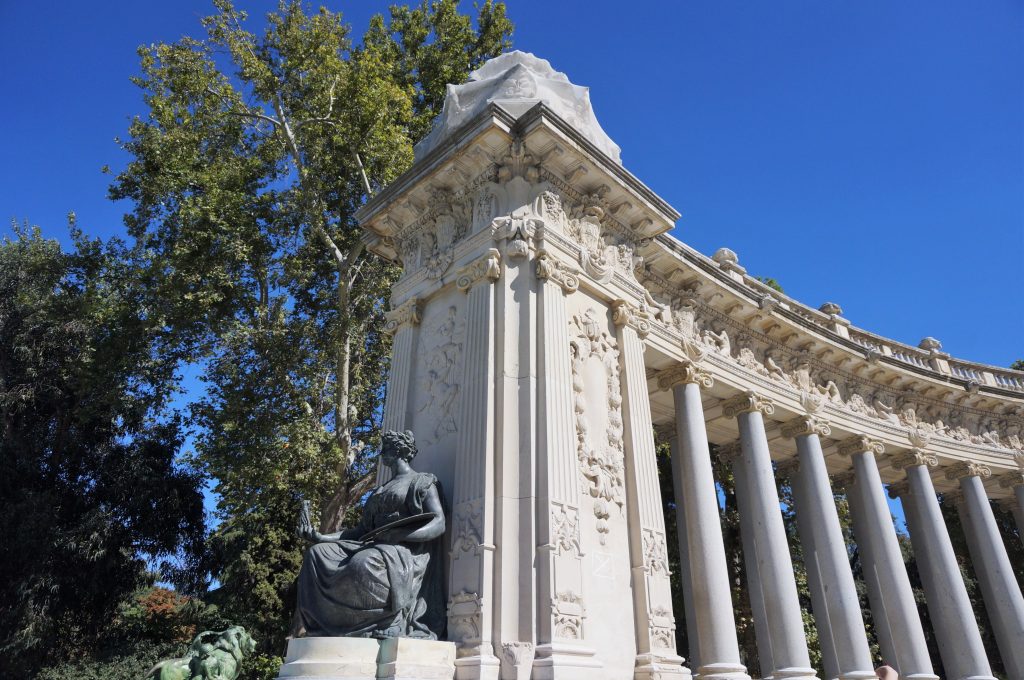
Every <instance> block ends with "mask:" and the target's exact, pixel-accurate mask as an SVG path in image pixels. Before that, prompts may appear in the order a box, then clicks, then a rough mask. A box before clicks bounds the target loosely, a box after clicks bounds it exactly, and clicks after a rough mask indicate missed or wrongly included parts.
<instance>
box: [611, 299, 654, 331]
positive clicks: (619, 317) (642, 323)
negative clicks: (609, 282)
mask: <svg viewBox="0 0 1024 680" xmlns="http://www.w3.org/2000/svg"><path fill="white" fill-rule="evenodd" d="M612 323H614V324H615V325H616V326H629V327H630V328H632V329H633V330H635V331H636V334H637V335H639V336H640V338H641V339H642V338H646V337H647V336H648V335H649V334H650V332H651V315H650V313H649V312H647V311H645V310H642V309H640V308H638V307H636V306H634V305H633V304H631V303H630V302H629V301H628V300H615V301H614V302H612Z"/></svg>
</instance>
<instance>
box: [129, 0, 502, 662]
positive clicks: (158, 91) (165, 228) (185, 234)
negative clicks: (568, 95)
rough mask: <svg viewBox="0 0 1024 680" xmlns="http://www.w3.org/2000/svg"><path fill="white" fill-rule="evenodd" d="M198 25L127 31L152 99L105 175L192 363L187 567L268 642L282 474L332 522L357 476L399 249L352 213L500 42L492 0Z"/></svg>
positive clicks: (353, 494) (280, 572) (158, 305)
mask: <svg viewBox="0 0 1024 680" xmlns="http://www.w3.org/2000/svg"><path fill="white" fill-rule="evenodd" d="M215 6H216V12H215V13H214V14H213V15H212V16H210V17H207V18H205V19H204V20H203V22H202V23H203V27H204V28H205V31H206V35H205V36H204V37H202V38H201V39H197V38H183V39H181V40H179V41H177V42H174V43H160V44H156V45H151V46H147V47H143V48H140V50H139V56H140V65H141V72H140V74H139V75H138V76H137V77H136V78H134V82H135V83H136V84H137V85H138V86H139V87H140V88H141V89H142V91H143V96H144V98H145V102H146V106H147V109H148V110H147V112H146V115H145V116H140V117H137V118H136V119H134V120H133V122H132V124H131V127H130V129H129V134H128V138H127V139H126V140H125V141H124V142H123V146H124V148H125V150H126V151H127V152H128V153H129V154H130V156H131V159H132V160H131V162H130V163H129V165H128V167H127V168H126V169H125V170H124V171H123V172H122V173H120V174H119V175H118V176H117V178H116V179H115V181H114V183H113V185H112V187H111V197H112V198H114V199H128V200H129V201H131V203H132V205H133V206H134V207H133V210H132V212H131V214H129V215H128V216H127V217H126V224H127V226H128V229H129V233H130V234H131V235H132V237H134V238H135V239H136V240H137V242H138V244H139V247H140V248H143V249H145V251H146V252H147V253H151V254H152V259H151V261H150V263H149V266H148V267H147V269H146V272H145V275H146V278H147V281H148V282H149V290H150V297H149V304H150V305H151V306H152V308H153V309H154V310H155V313H157V314H158V315H159V318H160V320H161V323H162V324H163V325H164V327H165V328H166V330H167V333H168V334H169V336H171V337H173V338H174V339H175V341H176V342H177V345H176V348H177V350H178V352H179V353H180V355H181V356H183V357H185V358H187V360H188V361H190V362H193V363H195V364H197V365H198V366H200V367H201V368H202V378H203V380H204V382H205V384H206V387H207V390H206V394H205V395H204V396H203V397H202V398H201V399H200V400H198V402H197V403H195V404H194V407H193V408H192V411H191V416H192V424H193V425H194V426H195V427H196V431H197V437H196V450H195V456H194V463H195V465H196V466H197V467H198V468H200V469H201V470H202V471H203V472H204V473H205V474H206V475H207V476H208V477H209V478H210V479H212V480H214V484H215V490H216V492H217V493H218V494H219V498H220V503H219V506H218V515H219V519H220V520H221V525H220V527H219V528H218V530H217V531H216V532H215V534H214V535H213V537H212V539H211V541H210V547H211V550H210V552H209V554H208V555H207V559H206V560H205V562H204V563H203V565H202V566H201V567H198V566H197V568H196V569H195V570H194V573H193V574H192V575H193V577H194V578H193V582H192V586H193V587H200V586H201V585H202V583H201V582H202V574H203V573H204V572H208V573H211V574H213V575H214V576H215V578H216V579H217V580H218V581H219V582H220V584H221V587H220V588H219V590H218V591H217V592H215V593H212V594H211V595H210V597H211V598H212V599H213V600H214V601H216V602H218V603H219V605H220V606H221V607H222V610H223V611H224V612H225V614H226V615H228V616H230V618H231V619H232V621H233V622H236V623H239V624H241V625H244V626H246V627H247V629H249V630H250V631H251V632H252V634H253V636H254V637H256V639H257V640H258V641H259V642H260V644H261V649H262V650H263V651H265V652H273V653H280V652H281V651H283V645H284V636H285V634H286V633H287V630H288V621H289V618H290V612H291V609H292V601H293V598H294V593H293V592H292V591H291V589H292V582H293V580H294V575H295V573H296V570H297V568H298V566H299V564H300V558H301V553H300V550H301V546H300V545H299V543H298V542H297V541H296V539H295V538H294V536H293V534H294V524H295V517H296V495H297V494H301V495H302V496H303V497H305V498H307V499H309V500H311V501H312V502H313V506H314V508H313V509H314V512H318V513H319V515H320V517H321V529H322V530H325V531H329V530H333V529H335V528H337V527H338V526H339V525H340V524H342V522H343V521H344V517H345V516H346V514H347V513H349V512H350V511H351V509H352V507H353V506H354V505H355V504H357V503H358V502H359V500H360V498H361V497H362V496H363V494H364V492H365V491H366V490H367V489H368V487H369V485H370V483H371V482H372V478H373V477H372V474H373V463H374V455H375V451H376V447H377V443H378V442H377V441H376V439H375V437H376V430H377V428H378V427H379V425H380V416H381V413H382V410H383V397H384V385H385V382H386V377H387V358H388V355H389V352H390V343H389V339H388V337H387V336H385V335H384V334H383V333H382V332H381V329H382V326H383V314H384V311H385V310H386V309H387V307H388V293H389V290H390V286H391V284H392V283H393V282H394V281H395V278H396V273H397V270H396V268H395V267H394V266H393V265H392V264H391V263H389V262H386V261H383V260H381V259H379V258H377V257H375V256H372V255H370V254H368V253H366V252H364V250H363V246H362V242H361V239H360V236H361V230H360V228H359V227H358V225H357V224H356V222H355V219H354V217H353V215H354V213H355V211H356V210H357V209H358V208H359V207H360V206H361V205H362V204H363V203H364V202H365V200H366V198H367V186H366V185H365V184H364V178H363V175H362V174H361V169H360V168H361V166H362V167H364V168H365V173H366V181H367V183H368V185H369V187H368V188H369V190H370V191H374V190H376V189H378V188H380V187H382V186H384V185H386V184H388V183H390V182H391V181H393V180H394V179H395V178H396V177H397V176H398V175H399V174H400V173H401V172H403V171H404V170H405V169H406V168H408V167H409V165H410V164H411V162H412V147H413V144H414V143H415V142H416V141H417V140H418V139H419V138H420V137H421V136H422V135H424V134H425V133H426V132H427V131H428V130H429V127H430V124H431V121H432V119H433V118H434V116H435V115H436V114H437V113H439V111H440V107H441V104H442V102H443V98H444V93H445V85H446V84H447V83H449V82H461V81H463V80H465V78H466V76H467V75H468V74H469V72H470V70H472V69H473V68H475V67H476V66H477V65H479V64H480V63H481V62H482V61H483V60H485V59H487V58H489V57H491V56H495V55H497V54H499V53H500V52H502V51H503V50H504V49H505V48H506V47H507V46H508V45H509V36H510V34H511V30H512V26H511V23H510V22H509V21H508V19H507V18H506V16H505V6H504V5H503V4H502V3H495V2H493V1H492V0H487V2H485V3H483V4H482V5H480V6H478V7H477V11H476V17H475V21H474V18H473V17H470V16H467V15H464V14H462V13H460V12H459V11H458V3H457V2H455V0H433V1H431V2H424V3H423V4H421V5H419V6H417V7H415V8H408V7H394V8H392V9H391V11H390V13H389V16H388V17H387V18H385V17H383V16H376V17H374V18H373V19H372V20H371V22H370V26H369V28H368V30H367V32H366V34H365V35H364V36H363V37H362V39H361V40H358V39H354V38H353V36H352V35H351V29H350V27H349V26H348V25H347V24H346V23H345V22H344V20H343V18H342V16H341V15H340V14H338V13H335V12H331V11H329V10H327V9H324V8H321V9H319V10H318V11H315V12H312V11H308V9H307V8H306V7H305V6H303V4H302V3H301V2H297V1H286V2H281V3H280V4H279V5H278V7H277V9H276V11H274V12H272V13H270V14H268V15H267V20H266V28H265V30H263V31H262V32H260V33H256V32H253V31H251V30H249V29H248V28H247V26H248V22H247V17H246V14H245V12H242V11H240V10H238V9H236V8H235V7H234V6H233V5H232V4H231V2H229V0H217V1H216V2H215Z"/></svg>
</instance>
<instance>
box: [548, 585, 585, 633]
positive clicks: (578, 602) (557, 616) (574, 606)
mask: <svg viewBox="0 0 1024 680" xmlns="http://www.w3.org/2000/svg"><path fill="white" fill-rule="evenodd" d="M551 611H552V614H553V616H554V624H555V637H556V638H561V639H563V640H582V639H583V619H585V618H586V616H587V610H586V607H585V606H584V605H583V598H582V597H580V596H579V595H578V594H576V593H574V592H572V591H571V590H563V591H561V592H559V593H556V594H555V596H554V597H553V598H551Z"/></svg>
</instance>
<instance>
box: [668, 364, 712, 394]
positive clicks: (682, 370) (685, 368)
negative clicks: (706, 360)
mask: <svg viewBox="0 0 1024 680" xmlns="http://www.w3.org/2000/svg"><path fill="white" fill-rule="evenodd" d="M689 383H693V384H695V385H699V386H700V387H711V386H712V385H714V384H715V379H714V378H712V377H711V374H710V373H708V372H707V371H705V370H704V368H703V367H702V366H701V365H700V364H698V363H697V362H696V361H690V360H688V359H684V360H682V361H680V362H679V363H678V364H676V365H675V366H673V367H672V368H666V369H665V370H664V371H662V372H660V373H658V387H660V388H661V389H663V390H670V389H672V388H673V387H675V386H676V385H686V384H689Z"/></svg>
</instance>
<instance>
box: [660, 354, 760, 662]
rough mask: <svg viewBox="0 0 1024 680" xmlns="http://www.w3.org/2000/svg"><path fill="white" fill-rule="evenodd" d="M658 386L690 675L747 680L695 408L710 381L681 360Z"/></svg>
mask: <svg viewBox="0 0 1024 680" xmlns="http://www.w3.org/2000/svg"><path fill="white" fill-rule="evenodd" d="M658 384H659V385H660V386H661V387H662V389H668V388H671V389H672V395H673V398H674V401H675V411H676V434H677V436H678V438H679V451H680V456H679V462H680V465H679V470H678V472H679V478H680V482H679V488H680V491H681V497H682V503H683V505H684V511H683V514H684V516H685V518H686V539H687V548H688V549H687V554H688V555H689V557H690V575H691V578H692V583H693V601H694V613H695V618H696V625H697V628H698V629H699V630H700V663H701V665H700V667H699V668H698V669H697V673H696V675H697V676H698V677H699V678H702V679H703V680H747V678H749V677H750V676H749V675H747V670H746V668H745V667H744V666H743V664H742V663H741V662H740V649H739V642H738V640H737V638H736V620H735V618H734V617H733V608H732V594H731V593H730V586H729V576H728V573H729V572H728V569H727V567H726V562H725V546H724V543H723V541H722V525H721V522H720V518H719V514H718V489H717V488H716V486H715V477H714V474H713V472H712V469H711V453H710V450H709V449H708V435H707V430H706V429H705V425H704V407H703V404H702V403H701V394H700V388H701V386H703V387H711V385H712V384H713V380H712V378H711V376H710V375H709V374H708V373H706V372H705V371H704V370H703V369H702V368H701V366H700V364H699V363H697V361H696V360H692V361H691V360H686V361H683V362H681V363H680V364H679V365H677V366H675V367H674V368H671V369H669V370H667V371H665V372H663V373H662V374H661V375H660V376H659V379H658Z"/></svg>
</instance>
